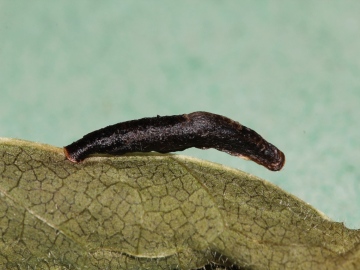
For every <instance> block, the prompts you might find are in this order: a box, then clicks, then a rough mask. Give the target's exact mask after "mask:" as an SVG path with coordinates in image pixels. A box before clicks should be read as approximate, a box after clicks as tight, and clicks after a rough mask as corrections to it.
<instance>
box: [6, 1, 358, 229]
mask: <svg viewBox="0 0 360 270" xmlns="http://www.w3.org/2000/svg"><path fill="white" fill-rule="evenodd" d="M359 14H360V2H359V1H332V0H328V1H306V0H299V1H215V0H214V1H184V0H182V1H165V0H164V1H45V0H44V1H40V0H36V1H27V0H26V1H20V0H16V1H10V0H9V1H5V0H0V136H2V137H15V138H21V139H26V140H32V141H38V142H43V143H48V144H53V145H57V146H63V145H67V144H69V143H70V142H72V141H74V140H76V139H79V138H80V137H81V136H82V135H84V134H85V133H87V132H90V131H92V130H95V129H98V128H101V127H104V126H106V125H109V124H114V123H117V122H120V121H125V120H130V119H137V118H141V117H146V116H155V115H157V114H159V115H172V114H181V113H189V112H193V111H197V110H205V111H210V112H214V113H219V114H223V115H226V116H228V117H231V118H233V119H236V120H238V121H240V122H241V123H242V124H244V125H246V126H248V127H250V128H253V129H254V130H256V131H257V132H259V133H260V134H261V135H263V136H264V137H265V138H267V139H268V140H269V141H271V142H272V143H274V144H275V145H276V146H278V147H279V148H280V149H282V150H283V151H284V152H285V154H286V157H287V163H286V165H285V167H284V169H283V170H282V171H281V172H270V171H267V170H266V169H265V168H263V167H260V166H258V165H256V164H253V163H252V162H248V161H243V160H240V159H237V158H235V157H231V156H228V155H226V154H224V153H220V152H217V151H214V150H208V151H201V150H187V151H185V152H183V154H186V155H191V156H196V157H200V158H203V159H207V160H211V161H215V162H218V163H222V164H226V165H229V166H232V167H236V168H239V169H241V170H244V171H247V172H250V173H252V174H255V175H258V176H260V177H262V178H265V179H268V180H269V181H271V182H273V183H276V184H277V185H279V186H281V187H282V188H284V189H285V190H287V191H288V192H290V193H293V194H295V195H297V196H298V197H300V198H302V199H303V200H305V201H306V202H308V203H310V204H312V205H314V206H315V207H317V208H318V209H320V210H321V211H323V212H324V213H325V214H326V215H328V216H329V217H331V218H332V219H334V220H337V221H343V222H345V224H346V225H347V226H349V227H351V228H360V167H359V161H360V15H359Z"/></svg>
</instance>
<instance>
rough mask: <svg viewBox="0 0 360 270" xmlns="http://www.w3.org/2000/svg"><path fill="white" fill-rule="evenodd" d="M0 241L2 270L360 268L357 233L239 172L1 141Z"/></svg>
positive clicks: (186, 160)
mask: <svg viewBox="0 0 360 270" xmlns="http://www.w3.org/2000/svg"><path fill="white" fill-rule="evenodd" d="M314 181H316V179H314ZM355 214H358V213H355ZM0 236H1V241H0V268H1V269H198V268H201V267H204V266H205V265H209V264H211V263H212V265H213V266H214V265H216V267H223V268H222V269H224V268H225V267H228V268H229V269H359V268H360V231H359V230H351V229H348V228H346V227H345V226H344V225H343V224H342V223H337V222H333V221H330V220H328V219H327V218H326V217H325V216H324V215H323V214H321V213H319V212H318V211H317V210H315V209H314V208H312V207H311V206H310V205H308V204H306V203H305V202H303V201H301V200H300V199H298V198H296V197H294V196H292V195H290V194H288V193H286V192H285V191H283V190H281V189H280V188H278V187H277V186H275V185H273V184H271V183H269V182H267V181H265V180H262V179H259V178H257V177H255V176H252V175H249V174H247V173H244V172H242V171H238V170H234V169H231V168H227V167H225V166H222V165H219V164H214V163H210V162H207V161H203V160H198V159H194V158H190V157H184V156H180V155H170V154H169V155H161V154H132V155H124V156H119V157H92V158H89V159H87V160H85V161H84V162H82V163H79V164H74V163H71V162H69V161H68V160H66V159H65V156H64V154H63V151H62V149H61V148H57V147H53V146H49V145H43V144H37V143H33V142H26V141H20V140H14V139H5V138H3V139H0Z"/></svg>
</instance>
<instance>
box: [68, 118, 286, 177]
mask: <svg viewBox="0 0 360 270" xmlns="http://www.w3.org/2000/svg"><path fill="white" fill-rule="evenodd" d="M191 147H196V148H200V149H208V148H215V149H217V150H219V151H223V152H226V153H228V154H230V155H233V156H236V157H240V158H244V159H250V160H252V161H254V162H256V163H258V164H260V165H263V166H264V167H266V168H268V169H269V170H272V171H278V170H280V169H281V168H282V167H283V166H284V164H285V155H284V153H283V152H281V151H280V150H279V149H278V148H276V147H275V146H274V145H272V144H271V143H269V142H267V141H266V140H265V139H264V138H263V137H261V136H260V135H259V134H258V133H256V132H255V131H253V130H251V129H250V128H247V127H245V126H243V125H241V124H240V123H238V122H236V121H234V120H231V119H229V118H227V117H224V116H221V115H218V114H213V113H209V112H193V113H189V114H182V115H172V116H157V117H149V118H142V119H138V120H131V121H126V122H122V123H118V124H115V125H111V126H107V127H105V128H102V129H99V130H96V131H93V132H91V133H89V134H86V135H85V136H83V137H82V138H81V139H80V140H78V141H76V142H73V143H72V144H70V145H68V146H65V147H64V153H65V156H66V158H67V159H68V160H70V161H72V162H80V161H82V160H84V159H85V158H87V157H88V156H90V155H93V154H111V155H121V154H125V153H129V152H150V151H156V152H160V153H168V152H175V151H182V150H185V149H187V148H191Z"/></svg>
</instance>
